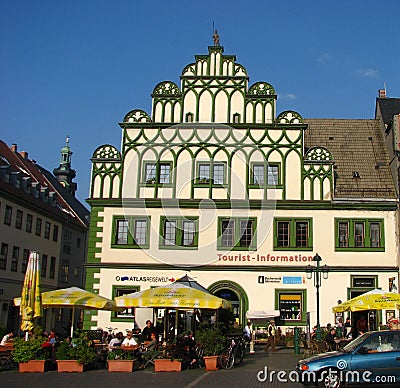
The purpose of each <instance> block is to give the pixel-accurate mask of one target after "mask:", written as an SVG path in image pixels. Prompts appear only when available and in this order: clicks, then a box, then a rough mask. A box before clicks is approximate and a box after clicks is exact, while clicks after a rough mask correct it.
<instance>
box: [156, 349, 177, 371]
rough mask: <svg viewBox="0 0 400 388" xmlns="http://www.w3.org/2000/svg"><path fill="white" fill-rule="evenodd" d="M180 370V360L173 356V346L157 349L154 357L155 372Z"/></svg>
mask: <svg viewBox="0 0 400 388" xmlns="http://www.w3.org/2000/svg"><path fill="white" fill-rule="evenodd" d="M181 370H182V360H181V359H179V358H177V357H175V355H174V347H171V348H168V347H166V348H164V349H163V350H161V351H157V353H156V354H155V359H154V371H155V372H180V371H181Z"/></svg>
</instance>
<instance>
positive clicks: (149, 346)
mask: <svg viewBox="0 0 400 388" xmlns="http://www.w3.org/2000/svg"><path fill="white" fill-rule="evenodd" d="M157 344H158V341H157V336H156V333H151V334H150V342H149V343H148V344H147V345H145V346H144V348H145V349H146V350H150V351H151V350H156V347H157Z"/></svg>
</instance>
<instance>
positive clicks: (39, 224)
mask: <svg viewBox="0 0 400 388" xmlns="http://www.w3.org/2000/svg"><path fill="white" fill-rule="evenodd" d="M35 234H36V236H40V235H41V234H42V219H41V218H37V219H36V228H35Z"/></svg>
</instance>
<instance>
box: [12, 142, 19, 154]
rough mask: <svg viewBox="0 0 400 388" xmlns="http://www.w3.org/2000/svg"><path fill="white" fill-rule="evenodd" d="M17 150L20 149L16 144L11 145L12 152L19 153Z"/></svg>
mask: <svg viewBox="0 0 400 388" xmlns="http://www.w3.org/2000/svg"><path fill="white" fill-rule="evenodd" d="M17 148H18V147H17V145H16V144H15V143H14V144H12V145H11V151H12V152H17Z"/></svg>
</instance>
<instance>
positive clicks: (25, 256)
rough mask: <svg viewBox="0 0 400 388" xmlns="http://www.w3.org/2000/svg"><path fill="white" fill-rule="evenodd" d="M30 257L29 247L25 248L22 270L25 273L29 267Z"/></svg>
mask: <svg viewBox="0 0 400 388" xmlns="http://www.w3.org/2000/svg"><path fill="white" fill-rule="evenodd" d="M28 259H29V249H24V251H23V253H22V265H21V272H22V273H25V272H26V269H27V267H28Z"/></svg>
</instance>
